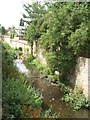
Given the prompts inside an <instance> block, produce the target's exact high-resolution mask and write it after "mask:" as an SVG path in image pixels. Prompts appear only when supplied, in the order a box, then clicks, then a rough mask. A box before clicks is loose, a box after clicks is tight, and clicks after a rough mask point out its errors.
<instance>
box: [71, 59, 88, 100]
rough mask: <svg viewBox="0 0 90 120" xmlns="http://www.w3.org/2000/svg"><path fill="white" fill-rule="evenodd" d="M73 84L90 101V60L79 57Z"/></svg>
mask: <svg viewBox="0 0 90 120" xmlns="http://www.w3.org/2000/svg"><path fill="white" fill-rule="evenodd" d="M71 76H72V77H71V82H72V84H74V86H75V85H76V86H78V87H79V88H81V89H82V90H83V93H84V95H85V96H86V97H87V98H88V99H89V100H90V58H85V57H79V58H78V61H77V65H76V67H75V71H74V74H72V75H71Z"/></svg>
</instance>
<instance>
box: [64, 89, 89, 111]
mask: <svg viewBox="0 0 90 120" xmlns="http://www.w3.org/2000/svg"><path fill="white" fill-rule="evenodd" d="M65 91H67V90H66V89H65ZM64 100H65V101H66V102H68V103H70V105H71V107H72V108H73V109H74V110H78V109H80V108H89V107H90V101H88V100H87V99H86V97H85V96H84V94H83V92H82V91H81V90H80V89H79V88H78V87H75V89H74V90H73V91H72V92H67V93H66V94H65V97H64Z"/></svg>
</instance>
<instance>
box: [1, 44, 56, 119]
mask: <svg viewBox="0 0 90 120" xmlns="http://www.w3.org/2000/svg"><path fill="white" fill-rule="evenodd" d="M2 52H3V59H2V61H3V66H2V68H3V72H2V73H3V96H2V97H3V102H2V104H3V119H13V118H15V119H18V118H41V117H42V116H43V117H44V118H54V117H57V115H56V114H55V113H51V109H48V110H45V111H43V109H42V107H41V106H42V102H43V99H42V95H41V94H40V93H39V91H38V90H36V89H35V88H34V87H32V85H31V84H29V85H28V80H27V77H26V76H25V75H24V74H23V73H19V72H18V70H17V68H16V67H15V66H13V60H14V59H15V58H16V51H15V50H14V49H12V48H11V47H10V46H8V44H6V43H5V42H3V44H2Z"/></svg>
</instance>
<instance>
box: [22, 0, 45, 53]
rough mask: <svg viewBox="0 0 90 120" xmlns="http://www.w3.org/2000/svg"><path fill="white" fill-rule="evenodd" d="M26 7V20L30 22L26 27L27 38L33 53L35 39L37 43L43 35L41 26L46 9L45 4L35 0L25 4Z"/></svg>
mask: <svg viewBox="0 0 90 120" xmlns="http://www.w3.org/2000/svg"><path fill="white" fill-rule="evenodd" d="M24 9H25V11H26V12H27V15H26V14H23V18H24V22H26V23H27V24H28V27H27V29H26V39H27V40H28V41H29V42H30V44H31V49H32V50H31V54H32V55H33V42H34V41H35V42H36V45H37V40H38V38H39V37H40V36H41V31H40V26H41V24H42V19H43V17H44V14H45V13H46V10H45V8H44V6H42V5H41V4H40V3H38V2H35V3H33V4H32V5H30V4H27V5H25V4H24Z"/></svg>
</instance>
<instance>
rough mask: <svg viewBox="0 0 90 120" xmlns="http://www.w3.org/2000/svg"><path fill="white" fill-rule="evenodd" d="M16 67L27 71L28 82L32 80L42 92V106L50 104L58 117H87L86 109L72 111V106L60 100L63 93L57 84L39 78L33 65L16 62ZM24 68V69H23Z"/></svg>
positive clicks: (46, 106) (45, 106)
mask: <svg viewBox="0 0 90 120" xmlns="http://www.w3.org/2000/svg"><path fill="white" fill-rule="evenodd" d="M18 64H19V65H18V68H19V69H20V70H21V69H22V71H24V72H25V73H27V76H28V80H29V82H32V84H33V86H34V87H35V88H36V89H39V90H40V92H41V93H42V96H43V100H44V104H43V106H42V107H43V108H44V109H45V108H48V107H50V106H52V110H53V111H54V112H56V113H58V114H59V117H60V118H88V110H86V109H80V110H79V111H76V112H74V111H73V109H72V108H70V106H69V105H68V104H66V103H65V102H64V101H62V97H63V94H62V92H60V88H59V85H56V84H52V83H50V82H49V81H48V80H47V79H41V78H40V75H39V71H38V70H37V69H36V68H35V67H31V68H29V70H27V68H25V67H22V66H23V65H24V64H23V63H21V62H20V63H19V62H18ZM23 68H24V70H23Z"/></svg>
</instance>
